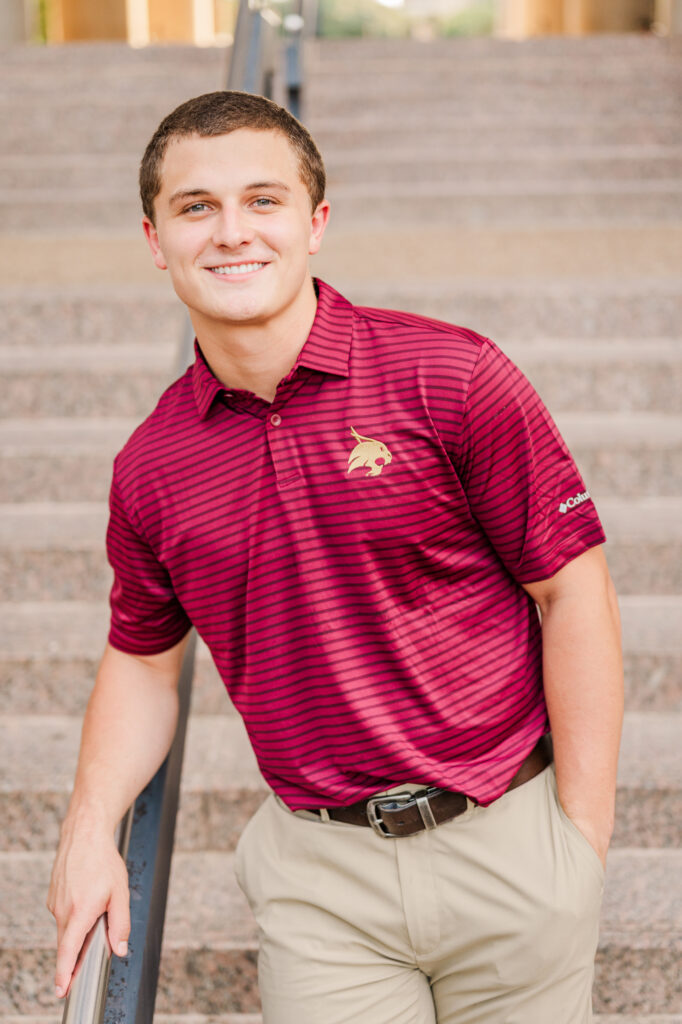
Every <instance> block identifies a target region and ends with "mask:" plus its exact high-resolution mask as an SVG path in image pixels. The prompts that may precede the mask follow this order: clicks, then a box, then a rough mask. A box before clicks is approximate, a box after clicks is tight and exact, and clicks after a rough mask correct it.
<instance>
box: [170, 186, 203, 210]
mask: <svg viewBox="0 0 682 1024" xmlns="http://www.w3.org/2000/svg"><path fill="white" fill-rule="evenodd" d="M209 192H210V189H208V188H179V189H178V190H177V192H174V193H173V195H172V196H171V197H170V199H169V200H168V204H169V205H170V206H174V205H175V204H176V203H180V202H184V200H185V199H196V197H197V196H206V195H208V193H209Z"/></svg>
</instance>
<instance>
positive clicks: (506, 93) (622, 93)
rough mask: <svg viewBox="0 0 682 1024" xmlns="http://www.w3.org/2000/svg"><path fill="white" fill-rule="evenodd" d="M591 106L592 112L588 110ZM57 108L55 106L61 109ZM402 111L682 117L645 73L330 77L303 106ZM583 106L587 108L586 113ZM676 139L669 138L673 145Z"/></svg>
mask: <svg viewBox="0 0 682 1024" xmlns="http://www.w3.org/2000/svg"><path fill="white" fill-rule="evenodd" d="M585 103H589V107H588V108H587V109H586V108H585V107H584V104H585ZM59 106H61V104H59V105H55V107H54V109H55V110H58V109H59ZM398 106H399V108H400V110H401V112H402V113H403V115H404V117H405V120H406V122H407V123H409V122H410V121H413V120H415V119H416V118H418V117H419V115H420V114H422V113H428V115H429V118H434V117H435V116H438V115H440V116H441V117H442V118H443V120H444V127H445V128H447V126H448V125H449V124H452V123H453V122H454V123H461V119H463V118H465V117H470V118H473V119H475V120H479V119H480V120H481V121H487V120H493V119H499V120H501V119H502V117H503V115H505V114H506V115H508V116H509V117H510V118H511V120H512V121H513V122H514V123H515V124H527V123H530V124H537V123H538V122H539V121H543V120H546V119H548V118H549V117H550V115H553V116H554V117H556V119H557V121H558V122H560V123H561V122H563V123H564V124H572V123H576V122H578V121H580V122H582V123H583V124H597V123H599V122H601V121H604V122H606V121H608V120H610V119H611V118H617V119H619V120H621V119H622V121H625V115H624V112H625V111H627V116H628V117H629V118H634V117H635V116H636V117H639V118H648V117H652V118H653V120H654V121H655V122H659V123H660V122H661V121H666V120H668V119H670V120H673V119H674V118H675V116H676V114H677V113H678V112H679V107H680V89H679V84H678V83H667V82H660V83H659V82H655V81H654V82H647V81H646V78H645V77H644V75H640V76H637V77H635V78H634V81H632V82H631V83H629V84H628V85H625V86H624V85H623V84H622V83H621V82H609V81H608V80H604V79H603V78H599V77H595V79H593V80H592V81H587V82H575V81H574V82H573V83H572V84H567V85H564V86H563V87H562V86H561V84H560V83H557V85H556V87H555V86H554V84H553V85H552V88H548V87H547V84H546V83H544V84H542V83H541V84H538V83H536V82H523V81H515V80H514V79H509V78H507V79H506V81H505V82H504V83H503V82H501V81H499V80H498V81H497V82H496V81H487V80H480V79H478V76H477V80H476V81H471V80H468V81H467V80H465V81H459V82H457V81H454V82H453V81H447V80H445V81H442V80H440V81H439V79H438V78H437V77H431V76H428V75H416V76H414V77H413V78H412V79H407V78H404V79H402V80H401V81H400V82H399V81H392V80H391V78H386V77H385V76H384V75H377V76H376V77H374V78H372V79H369V78H367V77H366V76H358V78H357V80H356V79H355V78H354V76H353V75H350V76H347V77H345V78H341V77H338V78H330V79H328V80H327V81H326V82H324V81H323V82H317V81H315V80H314V79H313V80H312V81H311V82H310V92H309V95H308V99H307V101H306V117H307V118H309V119H310V120H313V119H320V118H322V117H323V116H324V115H325V113H327V114H328V115H329V117H330V118H336V117H347V116H349V115H350V114H352V112H353V111H354V110H358V107H361V109H362V115H361V116H362V118H368V117H378V116H379V115H380V114H382V113H386V114H388V115H389V116H390V115H391V114H394V112H395V111H396V109H398ZM581 108H582V109H581ZM671 141H672V140H671Z"/></svg>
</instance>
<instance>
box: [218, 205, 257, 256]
mask: <svg viewBox="0 0 682 1024" xmlns="http://www.w3.org/2000/svg"><path fill="white" fill-rule="evenodd" d="M254 235H255V232H254V230H253V226H252V225H251V223H250V221H249V217H248V214H247V213H246V211H245V210H242V209H241V207H239V206H223V207H222V209H221V210H220V211H219V213H218V215H217V217H216V218H215V220H214V222H213V238H212V241H213V244H214V245H216V246H223V247H225V248H227V249H238V248H239V246H240V245H245V244H246V243H247V242H251V241H252V240H253V238H254Z"/></svg>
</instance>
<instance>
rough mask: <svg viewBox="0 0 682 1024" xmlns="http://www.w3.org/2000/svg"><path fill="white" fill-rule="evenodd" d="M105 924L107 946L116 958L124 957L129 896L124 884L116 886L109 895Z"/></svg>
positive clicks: (126, 948) (128, 932)
mask: <svg viewBox="0 0 682 1024" xmlns="http://www.w3.org/2000/svg"><path fill="white" fill-rule="evenodd" d="M107 923H108V928H107V931H108V935H109V945H110V946H111V948H112V950H113V952H114V953H115V954H116V956H125V955H126V954H127V952H128V936H129V935H130V895H129V892H128V886H127V885H126V884H125V883H124V884H122V885H118V886H116V889H115V890H114V891H113V892H112V894H111V900H110V901H109V906H108V907H107Z"/></svg>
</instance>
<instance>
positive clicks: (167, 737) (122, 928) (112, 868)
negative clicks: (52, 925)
mask: <svg viewBox="0 0 682 1024" xmlns="http://www.w3.org/2000/svg"><path fill="white" fill-rule="evenodd" d="M184 648H185V641H181V642H180V643H179V644H176V646H175V647H173V648H171V649H170V650H168V651H164V652H163V653H161V654H158V655H153V656H149V657H135V656H133V655H129V654H123V653H121V652H120V651H116V650H115V649H114V648H112V647H107V650H106V652H105V654H104V657H103V659H102V663H101V665H100V669H99V672H98V673H97V681H96V683H95V688H94V690H93V692H92V696H91V698H90V701H89V703H88V709H87V712H86V714H85V721H84V723H83V735H82V740H81V751H80V756H79V759H78V769H77V771H76V781H75V785H74V790H73V795H72V797H71V802H70V804H69V810H68V812H67V815H66V818H65V820H64V824H63V825H62V832H61V837H60V842H59V848H58V850H57V855H56V857H55V862H54V866H53V868H52V878H51V881H50V890H49V893H48V900H47V905H48V907H49V909H50V911H51V912H52V913H53V914H54V917H55V920H56V922H57V938H58V947H57V969H56V973H55V985H56V992H57V995H58V996H60V997H61V996H63V995H65V994H66V992H67V990H68V987H69V985H70V983H71V978H72V973H73V969H74V965H75V963H76V958H77V955H78V951H79V950H80V948H81V946H82V943H83V939H84V938H85V936H86V935H87V933H88V931H89V930H90V928H91V927H92V926H93V924H94V923H95V921H96V920H97V918H98V917H99V916H100V915H101V914H103V913H105V912H106V914H107V930H108V938H109V942H110V944H111V948H112V949H113V950H114V951H115V952H116V953H118V955H120V956H124V955H125V952H126V948H127V945H126V942H127V937H128V933H129V931H130V913H129V906H128V881H127V874H126V869H125V865H124V863H123V861H122V860H121V857H120V856H119V854H118V851H117V849H116V846H115V844H114V841H113V833H114V828H115V827H116V824H117V822H118V821H119V820H120V818H121V817H122V816H123V814H124V812H125V810H126V808H127V807H128V806H129V805H130V804H131V803H132V802H133V800H134V799H135V797H136V796H137V795H138V793H139V792H140V790H142V789H143V788H144V786H145V785H146V783H147V782H148V781H149V779H151V778H152V776H153V775H154V773H155V772H156V770H157V768H158V767H159V765H160V764H161V763H162V761H163V759H164V757H165V756H166V753H167V752H168V749H169V747H170V745H171V742H172V740H173V735H174V733H175V726H176V721H177V713H178V697H177V679H178V676H179V673H180V666H181V664H182V656H183V653H184Z"/></svg>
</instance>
